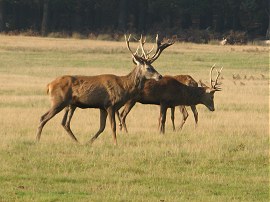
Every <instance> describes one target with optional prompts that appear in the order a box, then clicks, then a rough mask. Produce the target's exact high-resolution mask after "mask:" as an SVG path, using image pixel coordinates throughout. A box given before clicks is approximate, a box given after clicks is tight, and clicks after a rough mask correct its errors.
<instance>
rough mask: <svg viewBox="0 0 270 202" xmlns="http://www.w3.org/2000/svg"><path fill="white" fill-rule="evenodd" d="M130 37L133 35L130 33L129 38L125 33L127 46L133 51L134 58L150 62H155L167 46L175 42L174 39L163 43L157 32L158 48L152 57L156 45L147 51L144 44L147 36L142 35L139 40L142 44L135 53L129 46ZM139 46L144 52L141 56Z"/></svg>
mask: <svg viewBox="0 0 270 202" xmlns="http://www.w3.org/2000/svg"><path fill="white" fill-rule="evenodd" d="M130 37H131V34H130V35H129V37H128V38H127V36H126V35H125V40H126V44H127V48H128V50H129V51H130V52H131V54H132V56H133V58H135V59H136V60H139V61H141V62H142V61H144V62H146V63H149V64H151V63H153V62H154V61H155V60H156V59H158V57H159V56H160V54H161V52H162V51H163V50H164V49H165V48H167V47H169V46H171V45H172V44H174V41H172V42H166V43H163V44H162V43H161V42H160V41H159V39H158V34H157V36H156V44H157V50H156V53H155V54H154V55H153V56H152V57H150V53H151V52H152V51H153V49H154V46H153V48H152V49H151V50H150V51H147V52H146V51H145V50H144V44H145V42H146V37H143V36H142V35H141V38H140V39H139V40H138V41H139V43H140V45H139V46H138V48H137V50H136V52H135V53H133V52H132V51H131V48H130V46H129V41H130ZM139 47H141V52H142V55H141V56H139V55H138V49H139Z"/></svg>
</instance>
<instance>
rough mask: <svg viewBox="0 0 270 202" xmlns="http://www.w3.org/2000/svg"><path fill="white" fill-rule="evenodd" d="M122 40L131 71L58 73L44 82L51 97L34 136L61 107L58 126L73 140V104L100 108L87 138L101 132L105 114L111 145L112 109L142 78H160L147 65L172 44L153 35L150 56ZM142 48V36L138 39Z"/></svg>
mask: <svg viewBox="0 0 270 202" xmlns="http://www.w3.org/2000/svg"><path fill="white" fill-rule="evenodd" d="M125 39H126V45H127V48H128V50H129V51H130V52H131V54H132V58H133V62H134V63H135V64H136V66H135V68H134V69H133V71H131V72H130V73H129V74H128V75H126V76H116V75H112V74H103V75H97V76H62V77H59V78H57V79H55V80H54V81H52V82H51V83H49V84H48V85H47V92H48V94H49V95H50V99H51V109H50V110H49V111H47V112H46V113H45V114H44V115H43V116H42V117H41V119H40V124H39V127H38V130H37V135H36V139H37V141H39V140H40V136H41V132H42V129H43V127H44V125H45V124H46V123H47V122H48V121H49V120H50V119H51V118H53V117H54V116H55V115H56V114H57V113H59V112H60V111H62V110H63V109H65V114H64V117H63V120H62V126H63V127H64V129H65V130H66V131H67V133H68V134H69V135H70V137H71V138H72V139H73V140H74V141H76V142H78V141H77V138H76V137H75V136H74V134H73V132H72V131H71V129H70V121H71V118H72V116H73V113H74V111H75V109H76V108H77V107H79V108H82V109H85V108H99V109H100V127H99V130H98V132H97V133H96V134H95V135H94V136H93V137H92V138H91V140H90V141H89V142H90V143H93V141H94V140H95V139H97V137H98V136H99V135H100V134H101V133H102V132H103V131H104V129H105V125H106V118H107V115H109V120H110V123H111V128H112V134H113V140H114V144H117V140H116V124H115V112H116V111H117V110H119V109H120V108H121V107H122V106H123V105H124V104H125V103H126V102H127V101H128V100H129V99H132V98H133V97H134V96H136V95H137V93H138V92H139V90H140V88H143V85H144V82H145V80H146V79H155V80H156V81H158V80H160V79H161V78H162V76H161V75H160V74H159V73H158V72H157V71H156V70H155V68H154V67H153V66H152V65H151V64H152V63H153V62H154V61H155V60H156V59H157V58H158V57H159V56H160V54H161V52H162V51H163V50H164V49H165V48H167V47H169V46H170V45H172V44H173V42H169V41H168V42H166V43H161V42H160V41H159V40H158V36H157V38H156V42H157V50H156V52H155V54H153V56H152V57H150V56H149V55H148V57H146V55H145V54H142V55H141V56H139V54H138V48H137V51H136V52H135V53H133V52H132V50H131V48H130V45H129V42H130V35H129V37H128V38H127V37H126V36H125ZM139 43H140V46H141V47H143V44H144V43H145V39H144V40H143V37H141V39H140V40H139Z"/></svg>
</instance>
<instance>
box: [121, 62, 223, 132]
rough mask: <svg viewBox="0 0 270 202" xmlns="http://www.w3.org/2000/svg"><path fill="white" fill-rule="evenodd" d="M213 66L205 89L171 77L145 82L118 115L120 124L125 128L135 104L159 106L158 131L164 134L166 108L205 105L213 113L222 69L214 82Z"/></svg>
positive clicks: (204, 86) (203, 86)
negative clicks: (185, 83)
mask: <svg viewBox="0 0 270 202" xmlns="http://www.w3.org/2000/svg"><path fill="white" fill-rule="evenodd" d="M214 68H215V66H214V65H213V66H212V68H211V70H210V84H211V87H207V86H206V85H204V84H202V87H193V86H187V85H184V84H183V83H181V82H179V81H178V80H176V79H175V78H174V77H172V76H164V77H163V78H162V79H161V80H160V81H159V82H156V81H154V80H152V79H151V80H148V81H146V82H145V85H144V88H143V89H142V90H141V91H140V93H139V94H138V96H136V97H134V98H133V99H131V100H129V101H128V102H127V103H126V104H125V106H124V109H123V110H122V112H121V114H120V123H121V124H122V125H123V127H124V129H125V130H126V131H127V128H126V123H125V120H126V117H127V115H128V113H129V112H130V110H131V109H132V107H133V106H134V105H135V103H136V102H140V103H142V104H154V105H160V118H159V131H160V133H165V121H166V112H167V109H168V108H172V107H175V106H179V105H184V106H195V105H197V104H203V105H205V106H206V107H207V108H208V109H209V110H210V111H214V110H215V107H214V93H215V92H216V91H220V90H221V88H220V86H219V84H218V78H219V76H220V73H221V70H222V68H221V69H220V70H219V71H217V77H216V79H215V81H213V79H212V73H213V69H214Z"/></svg>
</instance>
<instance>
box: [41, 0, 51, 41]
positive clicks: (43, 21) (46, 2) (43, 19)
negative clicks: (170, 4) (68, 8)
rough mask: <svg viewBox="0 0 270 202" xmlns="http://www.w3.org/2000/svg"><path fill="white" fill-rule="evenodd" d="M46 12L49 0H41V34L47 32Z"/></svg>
mask: <svg viewBox="0 0 270 202" xmlns="http://www.w3.org/2000/svg"><path fill="white" fill-rule="evenodd" d="M48 12H49V0H43V14H42V24H41V34H42V36H46V35H47V33H48Z"/></svg>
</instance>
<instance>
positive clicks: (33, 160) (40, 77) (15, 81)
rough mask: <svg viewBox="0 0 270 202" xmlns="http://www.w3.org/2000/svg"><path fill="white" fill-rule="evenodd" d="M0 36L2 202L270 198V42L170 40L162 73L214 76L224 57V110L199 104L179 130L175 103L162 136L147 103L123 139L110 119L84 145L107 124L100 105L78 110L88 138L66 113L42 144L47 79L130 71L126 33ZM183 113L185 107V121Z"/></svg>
mask: <svg viewBox="0 0 270 202" xmlns="http://www.w3.org/2000/svg"><path fill="white" fill-rule="evenodd" d="M0 43H1V46H0V63H1V65H0V114H1V116H0V125H1V130H0V131H1V132H0V135H1V141H0V162H1V166H0V169H1V172H0V185H1V188H0V201H269V78H268V77H269V53H268V48H267V47H263V46H217V45H195V44H175V45H173V46H171V47H170V48H168V49H167V50H165V51H164V53H162V55H161V56H160V58H159V59H158V60H157V61H156V62H155V63H154V66H155V67H156V69H157V70H158V71H159V72H161V73H162V74H190V75H192V76H193V77H194V78H195V79H196V80H198V79H202V80H204V81H208V76H209V75H208V74H209V70H210V67H211V66H212V65H213V64H214V63H216V64H217V65H218V66H224V69H223V72H222V77H223V80H222V89H223V91H221V92H217V93H216V95H215V105H216V111H215V112H209V111H208V110H207V109H206V108H205V107H204V106H198V107H197V108H198V112H199V125H198V126H197V128H196V129H195V128H194V120H193V115H192V112H191V110H190V109H188V112H189V118H188V120H187V122H186V124H185V125H184V128H183V130H182V131H177V132H173V131H172V124H171V123H170V112H169V111H168V116H167V119H168V120H167V123H166V134H165V135H160V134H158V132H157V119H158V114H159V108H158V107H157V106H146V105H141V104H138V105H136V106H135V107H134V109H133V110H132V111H131V113H130V115H129V116H128V118H127V124H128V128H129V134H125V133H123V132H118V134H117V138H118V143H119V145H118V146H117V147H115V146H113V141H112V140H113V139H112V137H111V131H110V125H109V124H108V123H107V127H106V129H105V131H104V133H103V134H101V135H100V137H99V138H98V139H97V141H96V142H95V143H94V144H93V145H92V146H90V145H87V144H85V143H86V142H87V141H88V140H89V139H90V138H91V136H92V135H93V134H94V133H95V132H96V131H97V130H98V124H99V111H98V110H95V109H85V110H80V109H78V110H76V112H75V115H74V118H73V119H72V123H71V127H72V129H73V131H74V133H75V135H76V137H77V138H78V139H79V141H80V143H81V144H79V145H78V144H74V143H73V142H72V140H71V138H70V137H69V136H68V135H67V134H66V133H65V131H64V129H63V128H62V126H61V124H60V123H61V118H62V116H63V112H61V113H60V114H59V115H57V116H56V117H54V118H53V119H52V120H51V121H50V122H48V124H47V125H46V126H45V127H44V129H43V133H42V136H41V142H40V143H38V144H36V143H35V132H36V129H37V126H38V122H39V118H40V116H41V115H42V114H43V113H45V112H46V110H48V108H49V106H50V104H49V100H48V97H47V95H46V92H45V86H46V84H47V83H48V82H50V81H51V80H52V79H54V78H55V77H57V76H60V75H64V74H82V75H95V74H103V73H114V74H119V75H124V74H127V73H128V72H129V71H130V70H131V68H132V63H131V59H130V53H129V52H128V51H126V50H125V44H124V42H116V43H112V42H100V41H89V40H75V39H61V40H60V39H50V38H31V37H8V36H0ZM107 43H108V44H107ZM33 44H34V45H33ZM88 44H91V45H89V47H88ZM233 74H239V75H240V76H241V78H242V79H241V80H233V78H232V75H233ZM261 74H263V75H265V77H266V78H262V76H261ZM244 75H246V76H247V77H249V76H253V77H254V80H248V79H244ZM179 119H180V114H179V112H178V110H177V111H176V121H175V122H176V124H177V125H178V124H179V123H180V120H179Z"/></svg>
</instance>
